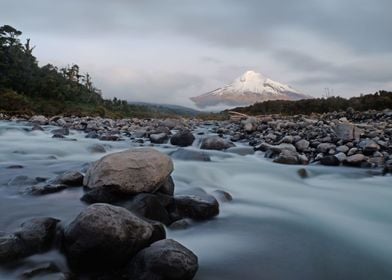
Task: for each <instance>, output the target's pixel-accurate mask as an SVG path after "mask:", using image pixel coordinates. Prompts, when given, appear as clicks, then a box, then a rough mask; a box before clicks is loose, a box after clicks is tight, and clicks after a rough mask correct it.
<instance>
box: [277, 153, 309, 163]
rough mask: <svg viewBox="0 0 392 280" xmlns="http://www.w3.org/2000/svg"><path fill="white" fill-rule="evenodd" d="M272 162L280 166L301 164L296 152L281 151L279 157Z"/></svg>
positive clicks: (301, 161)
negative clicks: (280, 164)
mask: <svg viewBox="0 0 392 280" xmlns="http://www.w3.org/2000/svg"><path fill="white" fill-rule="evenodd" d="M274 162H276V163H282V164H302V163H303V160H302V159H301V158H300V157H299V154H298V153H297V152H294V151H291V150H283V151H282V152H281V153H280V154H279V156H278V157H277V158H275V159H274Z"/></svg>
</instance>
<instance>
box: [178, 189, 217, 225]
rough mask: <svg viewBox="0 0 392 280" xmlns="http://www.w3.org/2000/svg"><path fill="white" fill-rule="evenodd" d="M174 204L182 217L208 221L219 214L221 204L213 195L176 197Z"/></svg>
mask: <svg viewBox="0 0 392 280" xmlns="http://www.w3.org/2000/svg"><path fill="white" fill-rule="evenodd" d="M174 203H175V207H176V210H177V212H178V214H179V215H180V216H181V217H186V218H191V219H194V220H206V219H210V218H212V217H215V216H217V215H218V214H219V203H218V201H217V200H216V199H215V197H213V196H211V195H204V196H203V197H201V196H196V195H178V196H175V197H174Z"/></svg>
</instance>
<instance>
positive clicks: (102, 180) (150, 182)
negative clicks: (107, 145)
mask: <svg viewBox="0 0 392 280" xmlns="http://www.w3.org/2000/svg"><path fill="white" fill-rule="evenodd" d="M172 171H173V162H172V160H171V158H170V157H169V156H167V155H165V154H163V153H161V152H158V151H157V150H154V149H151V148H141V149H130V150H126V151H123V152H118V153H113V154H109V155H106V156H104V157H102V158H101V159H100V160H98V161H97V162H95V163H94V164H92V166H91V167H90V168H89V169H88V170H87V172H86V175H85V177H84V181H83V183H84V185H85V186H87V187H89V188H91V189H93V188H100V187H110V188H111V189H112V190H113V189H116V191H117V192H120V193H124V194H137V193H141V192H147V193H148V192H149V193H153V192H155V191H157V190H158V189H159V188H160V187H161V186H162V185H163V184H164V183H165V182H166V180H167V178H168V177H169V175H170V173H171V172H172Z"/></svg>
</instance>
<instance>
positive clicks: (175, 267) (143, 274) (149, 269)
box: [129, 239, 198, 280]
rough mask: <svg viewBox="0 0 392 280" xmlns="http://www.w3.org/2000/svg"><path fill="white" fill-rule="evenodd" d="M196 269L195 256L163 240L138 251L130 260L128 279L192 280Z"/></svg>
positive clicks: (185, 249)
mask: <svg viewBox="0 0 392 280" xmlns="http://www.w3.org/2000/svg"><path fill="white" fill-rule="evenodd" d="M197 269H198V259H197V256H196V255H195V254H194V253H193V252H192V251H190V250H189V249H187V248H186V247H184V246H183V245H181V244H180V243H178V242H176V241H174V240H172V239H165V240H160V241H158V242H155V243H153V244H151V246H150V247H148V248H145V249H143V250H142V251H140V252H139V253H138V254H137V255H136V256H135V258H134V259H133V260H132V262H131V264H130V267H129V273H130V279H146V280H147V279H150V280H165V279H173V280H174V279H177V280H185V279H192V278H193V277H194V276H195V274H196V272H197Z"/></svg>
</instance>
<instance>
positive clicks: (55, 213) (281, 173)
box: [0, 121, 392, 280]
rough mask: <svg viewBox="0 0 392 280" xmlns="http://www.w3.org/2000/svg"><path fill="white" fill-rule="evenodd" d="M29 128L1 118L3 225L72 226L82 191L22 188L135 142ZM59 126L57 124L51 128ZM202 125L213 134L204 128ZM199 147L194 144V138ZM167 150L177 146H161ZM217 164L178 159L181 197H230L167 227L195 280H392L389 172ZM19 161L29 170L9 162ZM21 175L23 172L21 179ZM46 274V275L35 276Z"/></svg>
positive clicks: (216, 160)
mask: <svg viewBox="0 0 392 280" xmlns="http://www.w3.org/2000/svg"><path fill="white" fill-rule="evenodd" d="M44 127H45V128H46V129H45V132H42V131H33V132H31V131H29V130H30V129H31V126H29V125H28V124H27V123H23V122H21V123H15V122H5V121H1V122H0V231H13V230H15V229H16V228H17V227H18V226H19V225H20V224H21V223H22V222H23V221H25V220H27V219H29V218H33V217H40V216H51V217H55V218H58V219H61V220H62V221H63V223H64V224H67V223H68V222H70V221H71V220H72V219H73V218H74V217H75V216H76V215H77V214H78V213H79V212H80V211H81V210H82V209H83V208H84V207H86V205H85V204H84V203H83V202H81V201H80V197H81V196H82V193H83V190H82V188H69V189H66V190H64V191H62V192H59V193H55V194H49V195H45V196H30V195H27V194H25V193H24V190H25V189H26V187H29V186H31V185H33V184H34V183H36V182H37V180H38V181H39V180H41V178H53V177H55V176H56V175H57V174H61V173H62V172H64V171H68V170H82V169H83V168H85V167H86V165H87V164H88V163H89V162H92V161H94V160H97V159H98V158H100V157H102V156H103V155H104V154H94V153H91V152H90V151H89V149H88V147H89V146H91V145H92V144H94V143H100V144H104V145H105V146H106V149H107V153H112V152H115V151H120V150H124V149H127V148H129V147H131V146H136V145H139V144H135V143H131V142H130V141H129V140H126V141H119V142H102V141H98V140H96V139H86V138H85V137H84V136H85V134H84V133H82V132H77V131H71V135H70V136H68V138H74V139H76V140H77V141H67V140H64V139H54V138H51V136H52V135H51V133H50V129H51V127H50V126H44ZM53 128H55V127H53ZM199 130H202V131H205V132H207V133H208V130H209V128H208V127H201V128H200V129H199ZM195 142H196V144H195V147H191V148H189V149H197V147H196V145H197V141H195ZM156 148H157V149H159V150H160V151H162V152H165V153H169V152H171V151H174V150H176V149H177V148H176V147H174V146H171V145H157V146H156ZM208 153H209V154H210V155H211V159H212V161H210V162H200V161H183V160H174V173H173V178H174V181H175V184H176V193H177V194H181V193H190V192H197V191H200V189H199V188H202V189H203V190H205V191H206V192H209V193H211V192H213V191H214V190H224V191H227V192H229V193H230V194H231V195H232V196H233V201H231V202H228V203H221V205H220V215H219V216H218V217H216V218H215V219H212V220H209V221H207V222H202V223H195V224H193V225H192V226H191V227H189V228H188V229H184V230H169V229H168V230H167V235H168V237H169V238H173V239H175V240H177V241H179V242H180V243H182V244H184V245H185V246H186V247H188V248H189V249H191V250H192V251H193V252H194V253H195V254H196V255H197V256H198V258H199V270H198V273H197V275H196V277H195V279H199V280H215V279H226V280H231V279H263V280H269V279H271V280H272V279H281V280H282V279H283V280H284V279H290V280H295V279H298V280H304V279H318V280H322V279H344V280H347V279H356V280H360V279H363V280H370V279H375V280H383V279H385V280H390V279H392V177H391V176H373V175H372V174H371V172H370V171H369V170H366V169H355V168H347V167H323V166H318V165H309V166H305V169H306V170H307V171H308V173H309V177H308V178H305V179H303V178H301V177H300V176H299V175H298V172H297V171H298V169H300V168H302V167H301V166H298V165H294V166H291V165H281V164H276V163H272V162H270V161H269V160H267V159H265V158H264V157H263V154H262V153H259V152H258V153H256V154H252V155H246V156H242V155H238V154H234V153H228V152H216V151H210V152H208ZM12 165H21V166H23V168H8V167H9V166H12ZM23 176H24V177H23ZM44 261H54V262H55V263H56V264H57V265H58V266H59V267H60V268H61V269H62V270H64V271H66V270H67V269H68V268H67V265H66V262H65V260H64V258H63V257H62V256H61V255H60V254H59V253H57V252H56V251H51V252H48V253H45V254H41V255H35V256H32V257H29V258H27V259H25V260H23V261H21V262H19V263H18V264H17V265H14V264H13V265H7V266H2V267H0V279H18V275H20V273H21V272H23V271H24V270H25V269H27V268H31V267H32V266H34V264H37V263H41V262H44ZM39 279H43V278H39Z"/></svg>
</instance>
